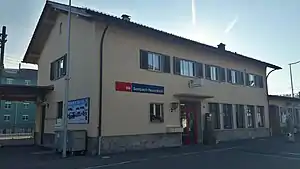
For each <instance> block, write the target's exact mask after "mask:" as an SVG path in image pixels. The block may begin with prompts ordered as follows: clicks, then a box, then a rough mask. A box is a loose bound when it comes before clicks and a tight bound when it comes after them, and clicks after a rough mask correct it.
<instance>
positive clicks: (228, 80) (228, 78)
mask: <svg viewBox="0 0 300 169" xmlns="http://www.w3.org/2000/svg"><path fill="white" fill-rule="evenodd" d="M231 78H232V77H231V70H230V69H227V82H229V83H231V82H232V79H231Z"/></svg>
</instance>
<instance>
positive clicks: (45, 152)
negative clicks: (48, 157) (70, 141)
mask: <svg viewBox="0 0 300 169" xmlns="http://www.w3.org/2000/svg"><path fill="white" fill-rule="evenodd" d="M53 153H55V151H53V150H51V151H37V152H32V153H30V154H34V155H41V154H53Z"/></svg>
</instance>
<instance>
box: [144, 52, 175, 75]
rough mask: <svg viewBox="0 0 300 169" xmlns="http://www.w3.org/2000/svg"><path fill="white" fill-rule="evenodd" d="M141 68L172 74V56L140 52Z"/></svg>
mask: <svg viewBox="0 0 300 169" xmlns="http://www.w3.org/2000/svg"><path fill="white" fill-rule="evenodd" d="M140 68H141V69H147V70H152V71H158V72H164V73H170V56H166V55H162V54H158V53H154V52H148V51H143V50H140Z"/></svg>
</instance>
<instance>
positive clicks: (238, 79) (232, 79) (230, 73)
mask: <svg viewBox="0 0 300 169" xmlns="http://www.w3.org/2000/svg"><path fill="white" fill-rule="evenodd" d="M227 82H229V83H232V84H240V85H244V72H240V71H237V70H232V69H227Z"/></svg>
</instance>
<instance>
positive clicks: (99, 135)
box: [98, 24, 109, 155]
mask: <svg viewBox="0 0 300 169" xmlns="http://www.w3.org/2000/svg"><path fill="white" fill-rule="evenodd" d="M108 27H109V24H107V25H106V26H105V28H104V30H103V32H102V36H101V41H100V71H99V120H98V155H101V144H102V99H103V98H102V96H103V92H102V91H103V89H102V88H103V83H102V81H103V44H104V37H105V35H106V32H107V29H108Z"/></svg>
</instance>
